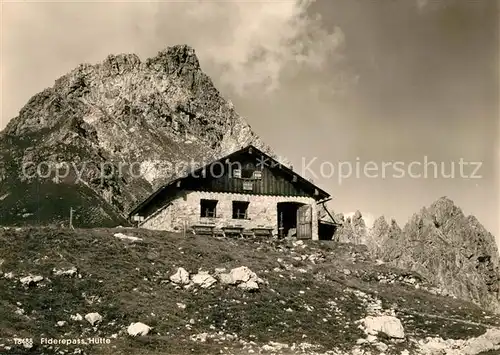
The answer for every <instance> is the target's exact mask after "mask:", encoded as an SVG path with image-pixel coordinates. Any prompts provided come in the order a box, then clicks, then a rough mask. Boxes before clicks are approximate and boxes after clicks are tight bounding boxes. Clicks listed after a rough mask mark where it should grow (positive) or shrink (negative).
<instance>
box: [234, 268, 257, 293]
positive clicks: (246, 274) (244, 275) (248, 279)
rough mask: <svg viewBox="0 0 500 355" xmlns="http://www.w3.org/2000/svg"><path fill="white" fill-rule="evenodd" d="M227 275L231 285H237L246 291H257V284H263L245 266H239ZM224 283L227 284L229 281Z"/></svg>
mask: <svg viewBox="0 0 500 355" xmlns="http://www.w3.org/2000/svg"><path fill="white" fill-rule="evenodd" d="M229 275H230V277H231V280H232V282H233V284H237V285H238V287H240V288H242V289H243V290H246V291H255V290H258V289H259V285H258V284H259V283H262V282H263V281H262V280H261V279H260V278H259V277H258V276H257V274H256V273H255V272H253V271H252V270H250V269H249V268H248V267H246V266H240V267H237V268H234V269H232V270H231V272H230V274H229ZM226 281H228V282H229V281H230V279H227V280H226Z"/></svg>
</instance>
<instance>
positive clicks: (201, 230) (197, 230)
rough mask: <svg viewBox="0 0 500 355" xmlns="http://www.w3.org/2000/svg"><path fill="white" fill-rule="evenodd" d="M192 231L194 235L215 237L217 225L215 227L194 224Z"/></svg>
mask: <svg viewBox="0 0 500 355" xmlns="http://www.w3.org/2000/svg"><path fill="white" fill-rule="evenodd" d="M191 229H192V230H193V232H194V234H199V235H213V234H214V229H215V225H213V224H194V225H192V226H191Z"/></svg>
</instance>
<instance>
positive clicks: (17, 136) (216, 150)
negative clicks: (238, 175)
mask: <svg viewBox="0 0 500 355" xmlns="http://www.w3.org/2000/svg"><path fill="white" fill-rule="evenodd" d="M248 144H254V145H255V146H257V147H258V148H259V149H261V150H263V151H264V152H267V153H269V154H271V155H273V156H274V154H273V152H272V151H271V148H270V147H269V146H267V145H266V144H264V143H263V142H262V141H261V140H260V139H259V137H257V135H256V134H255V133H254V132H253V130H252V129H251V127H250V126H249V124H248V123H247V122H246V121H245V120H244V119H243V118H242V117H241V116H240V115H238V113H237V112H236V111H235V109H234V107H233V105H232V104H231V103H230V102H228V101H227V100H225V99H224V98H223V97H222V96H221V95H220V93H219V91H218V90H217V89H216V88H215V87H214V85H213V83H212V81H211V79H210V78H209V77H208V76H207V75H206V74H204V73H203V71H202V69H201V66H200V63H199V61H198V58H197V57H196V55H195V51H194V49H193V48H191V47H189V46H186V45H178V46H173V47H169V48H167V49H165V50H163V51H161V52H159V53H158V54H157V55H156V56H154V57H152V58H149V59H147V60H144V61H142V60H141V59H140V58H139V57H138V56H137V55H135V54H119V55H110V56H108V57H107V58H106V59H105V60H104V61H103V62H102V63H100V64H95V65H91V64H82V65H80V66H79V67H77V68H76V69H74V70H73V71H71V72H70V73H68V74H67V75H64V76H63V77H61V78H59V79H57V80H56V82H55V84H54V86H53V87H51V88H47V89H45V90H44V91H42V92H41V93H39V94H37V95H35V96H34V97H32V98H31V99H30V100H29V102H28V103H27V104H26V105H25V106H24V107H23V108H22V109H21V111H20V113H19V116H18V117H16V118H14V119H12V120H11V121H10V122H9V124H8V125H7V127H6V128H5V130H4V132H2V139H1V140H0V161H1V162H2V166H0V174H1V176H2V177H4V178H3V182H5V183H4V184H0V196H6V198H5V199H3V200H2V205H1V206H0V209H1V211H0V213H1V214H2V216H6V217H7V218H6V219H5V220H6V221H7V223H9V224H29V223H34V222H36V223H58V222H61V221H65V220H67V214H68V210H69V207H70V206H73V207H76V206H79V210H78V211H77V213H76V214H75V217H76V218H77V220H76V221H75V222H76V225H77V226H92V225H101V226H102V225H107V224H111V225H113V224H115V225H116V224H118V223H120V224H122V223H124V221H123V217H124V216H126V214H127V212H128V211H130V210H131V209H132V208H133V207H134V206H135V205H136V204H137V203H138V202H140V201H141V200H143V199H144V198H145V197H147V196H148V195H149V194H150V193H151V192H152V191H154V190H155V189H156V188H158V187H159V186H161V185H162V184H163V183H165V182H166V181H167V180H169V179H170V178H171V177H172V176H174V175H177V174H178V173H179V172H181V171H186V170H187V169H190V168H194V167H199V166H200V165H201V164H204V163H208V162H209V161H211V160H213V159H215V158H218V157H221V156H224V155H226V154H229V153H231V152H233V151H234V150H236V149H238V148H241V147H243V146H246V145H248ZM41 164H42V165H43V166H42V167H41V169H39V171H37V168H38V167H39V166H40V165H41ZM40 172H42V173H41V174H40ZM66 172H67V173H66ZM75 186H76V187H75ZM17 190H19V191H23V192H24V195H26V198H25V200H21V201H18V197H19V195H21V194H20V193H18V191H17ZM26 192H27V193H26ZM40 195H41V196H42V198H41V199H40V197H39V196H40ZM34 200H36V201H37V202H36V203H33V201H34ZM47 200H48V201H47ZM54 201H57V203H58V204H59V205H60V206H61V207H55V206H54ZM91 206H92V207H91ZM23 216H24V217H23Z"/></svg>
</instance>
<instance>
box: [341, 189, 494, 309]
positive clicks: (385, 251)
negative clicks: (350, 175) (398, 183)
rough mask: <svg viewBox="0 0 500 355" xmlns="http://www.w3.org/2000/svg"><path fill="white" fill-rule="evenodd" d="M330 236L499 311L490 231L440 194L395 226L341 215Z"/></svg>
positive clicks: (449, 291)
mask: <svg viewBox="0 0 500 355" xmlns="http://www.w3.org/2000/svg"><path fill="white" fill-rule="evenodd" d="M336 238H337V239H338V240H340V241H343V242H349V243H355V244H366V245H367V246H368V248H369V249H370V251H371V254H372V255H374V256H375V257H378V258H380V259H382V260H384V261H386V262H390V263H391V264H393V265H395V266H397V267H401V268H403V269H407V270H411V271H415V272H418V273H419V274H421V275H423V276H424V277H426V278H427V279H428V280H429V281H431V282H433V283H435V284H437V285H439V286H440V288H441V289H442V291H443V293H444V294H447V295H449V296H455V297H458V298H461V299H465V300H468V301H473V302H475V303H477V304H480V305H481V306H483V307H485V308H487V309H489V310H493V311H496V312H499V311H500V299H499V292H500V289H499V286H500V262H499V254H498V248H497V245H496V242H495V238H494V236H493V235H492V234H491V233H489V232H488V231H487V230H486V229H485V228H484V227H483V226H482V225H481V223H479V221H478V220H477V219H476V218H475V217H473V216H465V215H464V213H463V212H462V210H461V209H460V208H459V207H457V206H456V205H455V204H454V203H453V201H452V200H450V199H448V198H446V197H442V198H440V199H438V200H437V201H435V202H434V203H433V204H432V205H431V206H429V207H427V208H426V207H424V208H422V209H421V210H420V211H419V212H418V213H415V214H414V215H413V216H412V217H411V218H410V220H409V221H408V223H407V224H406V225H405V226H404V228H403V229H401V228H400V227H399V226H398V224H397V223H396V221H395V220H392V221H391V223H390V224H389V223H388V222H387V220H386V219H385V218H384V217H380V218H378V219H377V220H376V221H375V223H374V226H373V227H372V228H371V229H368V230H367V229H366V228H365V227H364V221H363V219H362V215H361V213H359V212H358V213H356V214H355V215H354V216H353V218H352V219H349V218H348V219H346V220H345V221H344V223H343V226H341V227H340V229H339V231H338V232H337V235H336Z"/></svg>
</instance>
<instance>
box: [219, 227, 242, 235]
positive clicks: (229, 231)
mask: <svg viewBox="0 0 500 355" xmlns="http://www.w3.org/2000/svg"><path fill="white" fill-rule="evenodd" d="M243 229H244V228H243V227H241V226H226V227H222V231H223V232H224V235H225V236H235V235H236V236H240V237H241V236H242V232H243Z"/></svg>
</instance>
